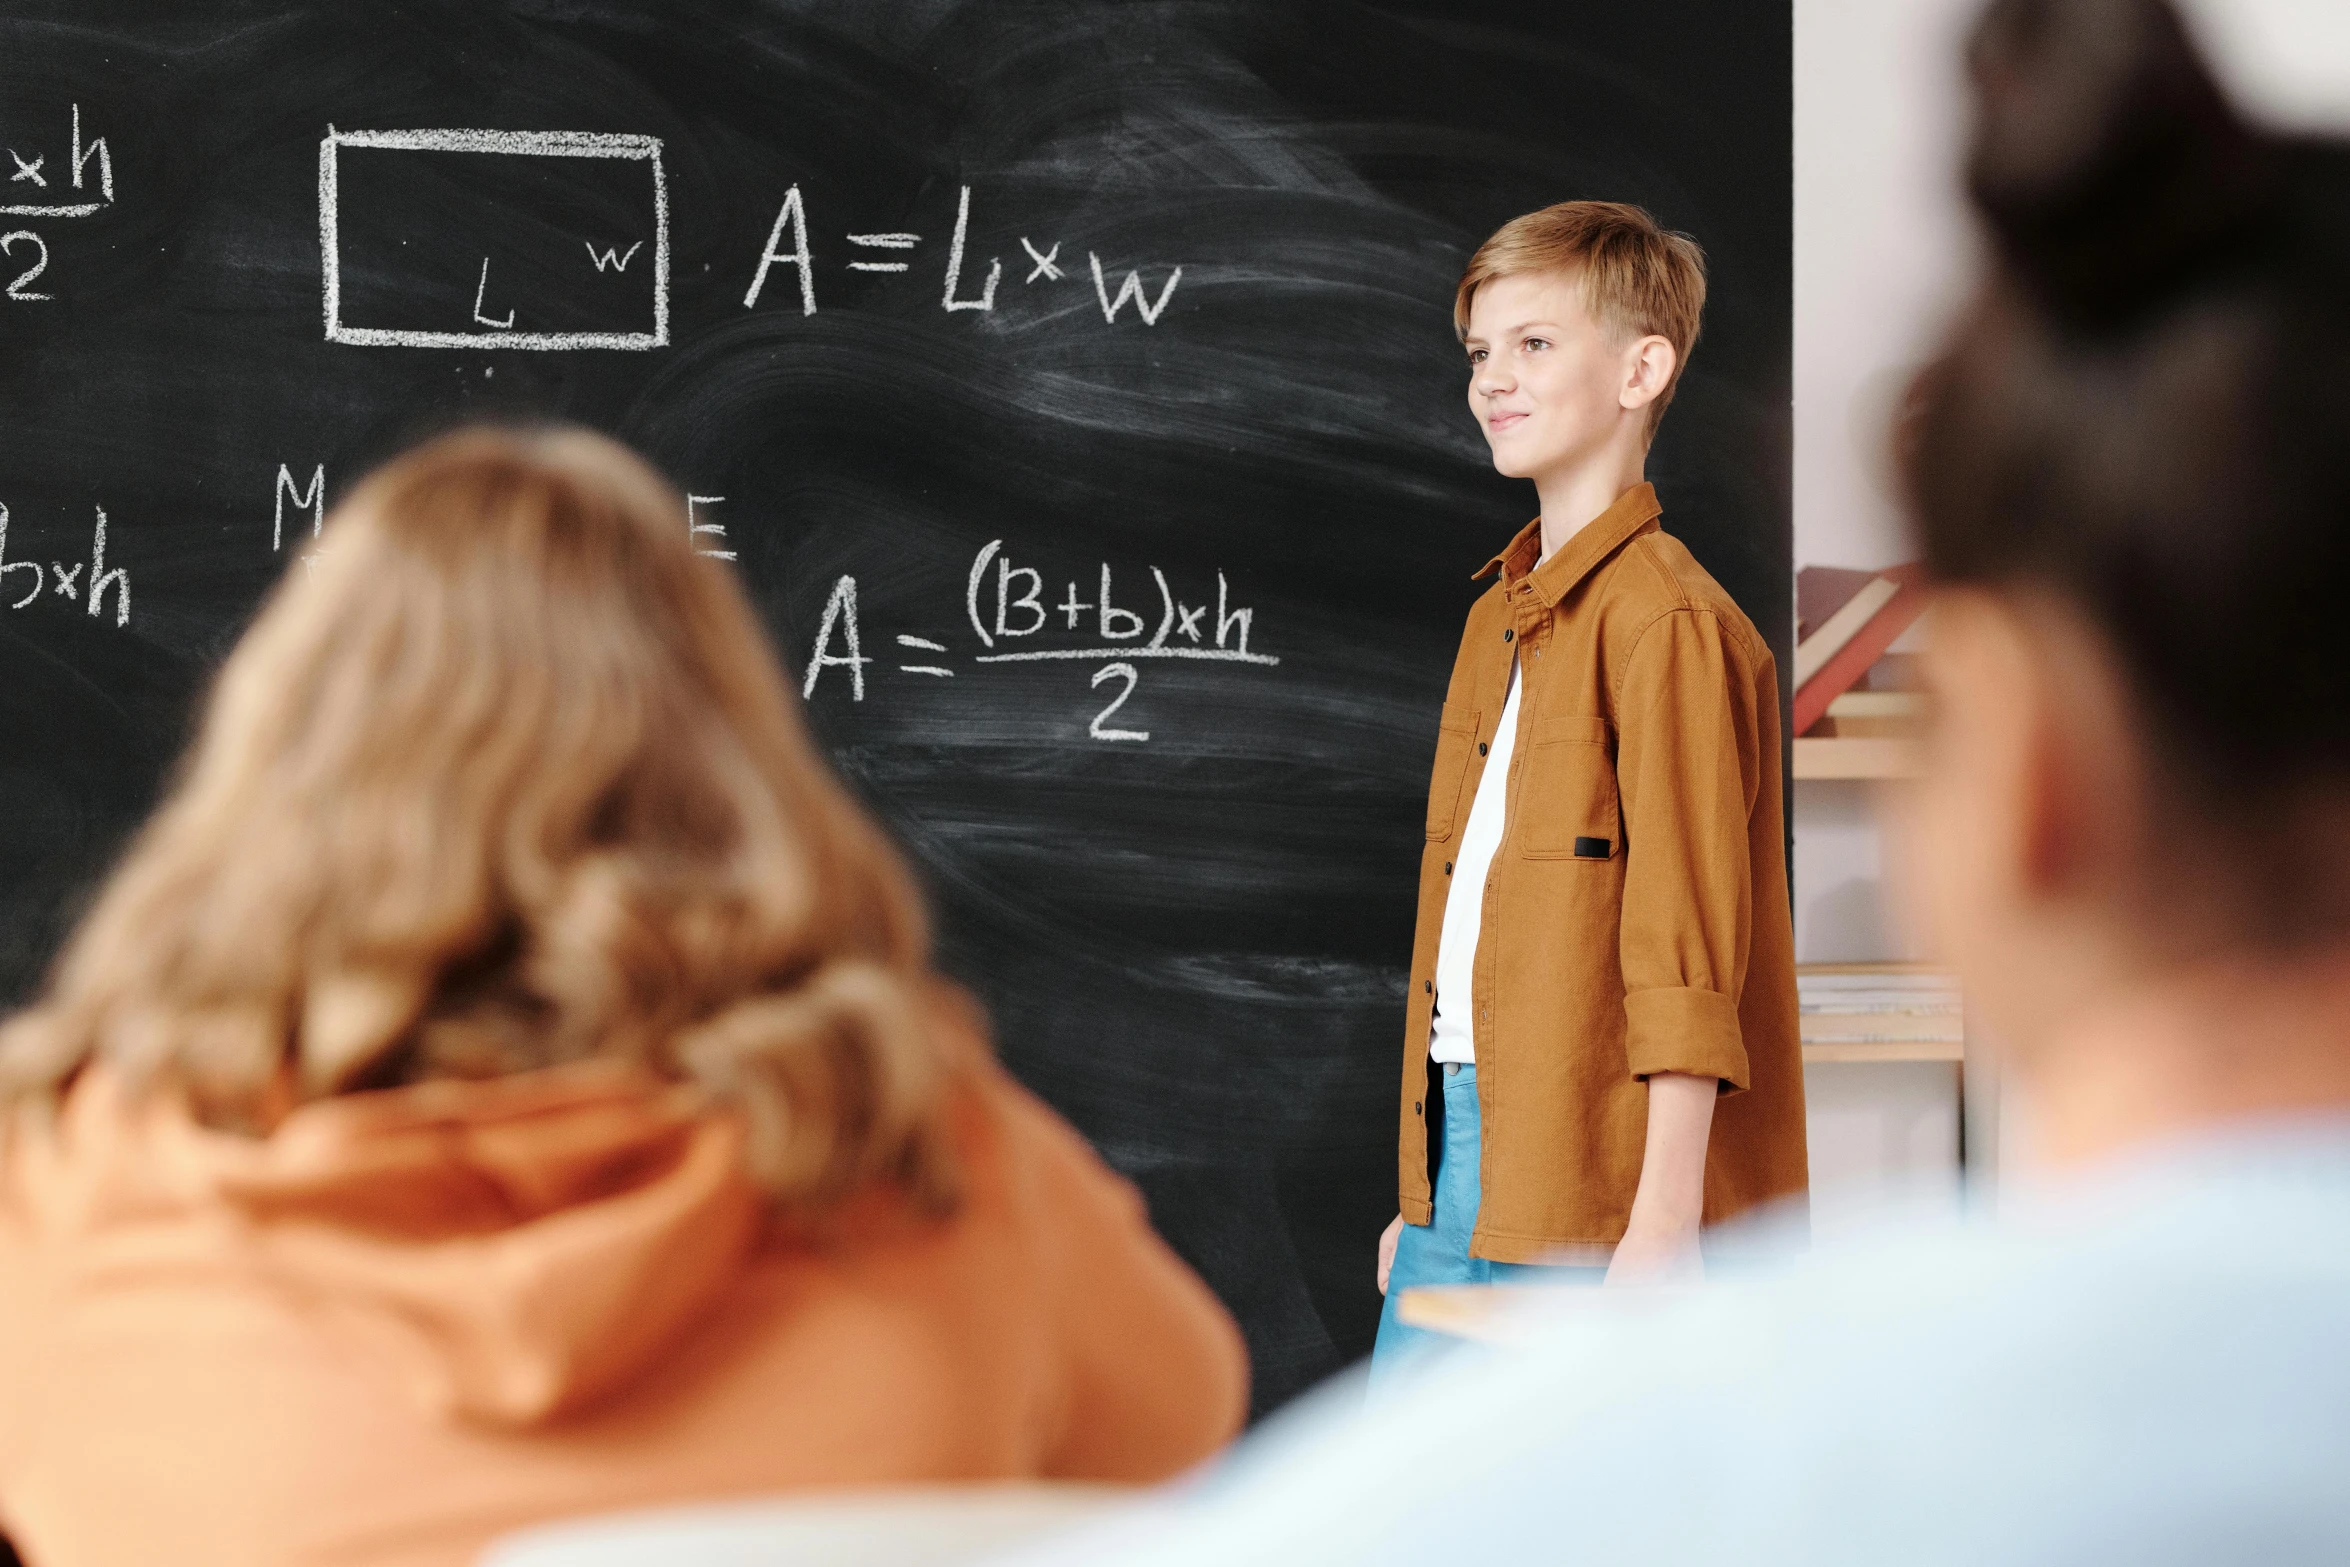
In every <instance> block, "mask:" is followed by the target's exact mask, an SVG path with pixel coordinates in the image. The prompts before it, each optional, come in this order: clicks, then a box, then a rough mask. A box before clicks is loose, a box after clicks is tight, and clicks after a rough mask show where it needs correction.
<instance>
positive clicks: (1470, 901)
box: [1428, 658, 1519, 1061]
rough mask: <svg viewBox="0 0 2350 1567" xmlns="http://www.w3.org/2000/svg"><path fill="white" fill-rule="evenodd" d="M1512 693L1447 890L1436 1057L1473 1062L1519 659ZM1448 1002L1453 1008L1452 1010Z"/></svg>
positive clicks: (1432, 1049) (1431, 1036) (1439, 949)
mask: <svg viewBox="0 0 2350 1567" xmlns="http://www.w3.org/2000/svg"><path fill="white" fill-rule="evenodd" d="M1509 680H1510V684H1509V695H1508V697H1506V698H1505V699H1504V700H1503V701H1502V704H1501V726H1500V727H1499V728H1498V729H1496V730H1495V731H1494V734H1493V754H1492V755H1491V756H1489V757H1487V758H1486V759H1485V772H1484V775H1483V776H1482V777H1480V778H1479V779H1478V780H1477V798H1476V799H1475V800H1474V801H1472V802H1470V805H1469V824H1468V825H1467V826H1466V827H1464V828H1462V829H1461V843H1460V848H1459V849H1458V850H1456V851H1455V852H1454V854H1453V859H1452V885H1451V886H1450V887H1449V888H1447V889H1446V890H1445V894H1444V925H1443V928H1442V929H1441V931H1440V932H1439V933H1438V935H1437V938H1436V1026H1435V1027H1433V1028H1431V1029H1430V1030H1429V1031H1428V1057H1429V1059H1430V1060H1432V1061H1474V1060H1476V1059H1477V1043H1476V1036H1475V1033H1474V1031H1473V1029H1472V1027H1471V1021H1472V1020H1471V1018H1470V1015H1469V1009H1470V1007H1471V1005H1472V1002H1471V1000H1470V998H1471V996H1472V994H1473V993H1474V992H1473V988H1472V983H1471V982H1472V977H1473V975H1474V974H1475V972H1476V967H1477V929H1478V926H1479V925H1480V924H1481V923H1482V922H1483V920H1484V917H1485V873H1486V871H1487V870H1489V869H1490V868H1491V867H1492V865H1493V855H1494V851H1495V850H1497V849H1499V848H1500V847H1501V829H1502V826H1503V824H1504V823H1505V822H1506V821H1507V820H1508V818H1509V800H1510V753H1511V752H1512V751H1515V750H1516V749H1517V748H1518V690H1519V686H1518V661H1517V660H1516V659H1514V658H1513V659H1511V660H1510V675H1509ZM1448 1003H1449V1009H1448Z"/></svg>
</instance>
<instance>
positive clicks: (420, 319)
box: [318, 126, 669, 349]
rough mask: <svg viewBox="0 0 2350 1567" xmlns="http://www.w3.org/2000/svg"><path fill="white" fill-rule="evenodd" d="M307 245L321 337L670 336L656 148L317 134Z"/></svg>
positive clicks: (493, 341)
mask: <svg viewBox="0 0 2350 1567" xmlns="http://www.w3.org/2000/svg"><path fill="white" fill-rule="evenodd" d="M518 160H530V161H528V162H523V161H518ZM318 242H319V258H320V267H321V272H322V275H323V278H324V285H325V289H324V291H325V314H326V336H327V340H328V341H329V342H334V343H349V344H354V345H358V346H362V347H397V348H522V349H570V348H619V349H651V348H660V347H663V346H665V345H666V344H667V343H668V341H669V195H668V184H667V180H666V177H665V175H664V172H663V170H662V165H661V142H660V139H659V138H658V137H653V136H629V135H614V134H603V133H597V132H586V131H493V130H398V131H338V130H336V129H334V128H333V127H331V126H330V127H328V129H327V134H326V137H325V139H324V140H322V141H321V142H320V143H319V146H318ZM648 249H649V250H650V255H649V256H644V252H645V251H646V250H648ZM640 257H643V259H642V260H640V259H639V258H640ZM476 258H478V260H479V272H478V280H477V274H476V272H475V270H474V262H475V260H476ZM647 262H649V266H648V265H647V264H646V263H647ZM632 269H633V273H632ZM493 290H494V297H493ZM468 302H470V308H469V303H468Z"/></svg>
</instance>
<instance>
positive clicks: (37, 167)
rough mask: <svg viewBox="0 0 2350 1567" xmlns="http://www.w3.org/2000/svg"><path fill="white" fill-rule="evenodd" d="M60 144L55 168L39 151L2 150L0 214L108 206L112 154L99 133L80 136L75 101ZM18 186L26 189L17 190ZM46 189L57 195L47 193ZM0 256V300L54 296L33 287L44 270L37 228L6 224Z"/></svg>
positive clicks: (44, 251)
mask: <svg viewBox="0 0 2350 1567" xmlns="http://www.w3.org/2000/svg"><path fill="white" fill-rule="evenodd" d="M65 145H66V152H65V160H64V164H63V167H60V168H52V167H51V165H50V162H49V155H48V154H47V153H45V152H40V151H35V152H32V153H30V154H27V153H24V152H21V151H19V150H18V149H17V148H15V147H9V148H8V149H7V152H8V161H9V164H10V166H11V171H10V173H9V176H8V180H7V183H6V185H5V186H4V187H0V191H4V192H5V195H4V196H0V217H7V218H86V217H90V216H93V215H94V214H96V213H99V212H103V211H105V210H106V208H107V207H109V206H111V205H113V203H114V154H113V153H112V152H111V151H109V150H108V148H107V146H106V138H105V137H103V136H93V137H91V138H90V139H89V140H88V141H86V142H85V141H83V140H82V106H81V105H80V104H78V103H77V104H75V105H74V106H73V109H72V114H71V118H70V123H69V128H68V130H67V139H66V144H65ZM53 180H54V181H55V183H52V181H53ZM20 185H22V186H24V187H26V188H25V189H24V190H21V191H20V190H18V189H17V187H18V186H20ZM52 190H54V191H56V192H57V193H58V194H57V195H49V194H48V192H50V191H52ZM66 192H86V193H87V194H88V195H94V196H96V197H97V198H98V199H97V200H95V201H91V200H87V199H80V200H76V199H73V198H71V197H69V196H66V194H65V193H66ZM0 260H4V261H5V263H6V265H5V267H0V299H6V300H9V301H12V302H14V303H16V304H38V303H39V302H41V301H42V300H46V299H54V298H55V297H56V296H55V295H54V294H52V293H50V292H49V290H48V289H46V288H35V287H34V286H33V285H34V284H35V283H37V282H39V281H40V280H41V277H42V275H43V274H44V273H46V272H47V271H48V270H49V242H48V241H47V240H46V239H43V238H42V237H41V236H40V234H39V233H38V232H37V231H35V230H33V229H10V230H8V231H7V232H6V233H0Z"/></svg>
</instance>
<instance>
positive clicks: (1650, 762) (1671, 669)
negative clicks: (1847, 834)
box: [1616, 608, 1760, 1093]
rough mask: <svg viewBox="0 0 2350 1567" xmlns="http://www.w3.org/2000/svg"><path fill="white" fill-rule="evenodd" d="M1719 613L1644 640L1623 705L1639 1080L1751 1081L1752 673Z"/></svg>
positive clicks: (1626, 955)
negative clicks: (1743, 1011) (1743, 991)
mask: <svg viewBox="0 0 2350 1567" xmlns="http://www.w3.org/2000/svg"><path fill="white" fill-rule="evenodd" d="M1746 665H1747V660H1746V659H1745V658H1744V657H1742V656H1741V654H1740V651H1739V649H1738V648H1737V646H1736V644H1735V643H1734V642H1733V641H1732V640H1731V639H1730V637H1729V636H1728V635H1726V634H1725V632H1724V629H1723V627H1722V625H1721V623H1720V621H1718V620H1717V619H1716V618H1715V617H1714V616H1713V615H1712V614H1711V613H1710V612H1708V611H1706V610H1702V609H1689V608H1682V609H1675V610H1672V611H1670V612H1668V613H1666V614H1664V615H1661V616H1659V617H1658V618H1657V619H1656V620H1655V621H1654V622H1652V623H1651V624H1650V625H1649V626H1648V627H1647V628H1646V629H1645V630H1644V631H1643V632H1642V633H1641V634H1640V638H1639V640H1638V642H1637V643H1636V644H1635V645H1634V647H1633V650H1632V656H1631V659H1630V661H1629V662H1628V664H1627V665H1626V667H1625V672H1624V682H1623V687H1622V691H1621V695H1620V698H1619V702H1618V707H1617V712H1618V713H1619V715H1620V722H1619V726H1618V736H1617V752H1616V779H1617V787H1618V789H1619V791H1620V793H1621V796H1622V799H1623V809H1624V853H1625V863H1624V903H1623V910H1624V912H1623V926H1622V930H1621V932H1620V941H1619V951H1620V953H1621V956H1622V962H1623V970H1624V1023H1625V1028H1624V1051H1625V1055H1626V1057H1627V1060H1628V1064H1629V1066H1630V1067H1631V1070H1632V1074H1633V1075H1634V1076H1635V1077H1640V1078H1646V1077H1648V1076H1649V1075H1651V1074H1652V1073H1656V1072H1687V1073H1689V1074H1691V1075H1692V1076H1696V1077H1712V1078H1718V1079H1719V1080H1720V1082H1721V1085H1722V1090H1723V1091H1724V1092H1725V1093H1732V1092H1736V1091H1737V1090H1739V1089H1743V1088H1745V1087H1746V1086H1747V1084H1748V1081H1749V1078H1748V1070H1747V1061H1746V1045H1745V1042H1744V1040H1743V1038H1742V1037H1741V1034H1740V1030H1739V1026H1738V995H1739V990H1740V988H1741V987H1742V986H1743V985H1744V983H1745V978H1746V959H1747V950H1748V944H1749V938H1750V934H1751V931H1752V928H1753V926H1752V916H1753V902H1754V886H1753V875H1752V870H1751V865H1752V854H1751V849H1750V845H1749V844H1748V841H1747V840H1748V816H1749V813H1750V812H1751V811H1752V809H1753V805H1754V799H1755V788H1756V784H1757V777H1756V768H1757V758H1758V754H1759V750H1760V747H1759V746H1758V744H1757V736H1756V733H1755V724H1756V722H1757V718H1758V714H1757V712H1756V703H1755V701H1754V698H1753V684H1754V683H1753V675H1752V671H1751V670H1749V669H1748V668H1747V667H1746Z"/></svg>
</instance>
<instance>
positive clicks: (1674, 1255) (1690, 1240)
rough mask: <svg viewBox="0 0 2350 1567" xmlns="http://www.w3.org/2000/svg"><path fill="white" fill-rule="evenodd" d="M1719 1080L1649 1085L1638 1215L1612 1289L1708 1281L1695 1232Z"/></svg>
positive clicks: (1672, 1079) (1613, 1262) (1680, 1077)
mask: <svg viewBox="0 0 2350 1567" xmlns="http://www.w3.org/2000/svg"><path fill="white" fill-rule="evenodd" d="M1720 1092H1721V1083H1720V1081H1719V1080H1718V1079H1715V1078H1711V1077H1692V1076H1690V1075H1689V1074H1687V1073H1685V1072H1659V1073H1657V1074H1656V1075H1655V1076H1653V1077H1651V1078H1650V1079H1649V1080H1648V1146H1647V1148H1646V1150H1645V1151H1644V1153H1643V1154H1642V1157H1641V1161H1640V1186H1639V1189H1638V1190H1637V1191H1635V1192H1634V1193H1633V1195H1632V1216H1631V1219H1630V1221H1629V1222H1628V1223H1627V1224H1626V1225H1625V1227H1624V1238H1623V1239H1622V1240H1620V1241H1618V1242H1616V1252H1615V1256H1614V1257H1613V1258H1611V1259H1610V1260H1609V1262H1608V1265H1607V1282H1608V1283H1610V1284H1694V1283H1696V1282H1697V1281H1698V1280H1699V1279H1702V1278H1704V1277H1705V1264H1704V1262H1703V1261H1702V1260H1701V1259H1700V1258H1699V1256H1698V1251H1697V1228H1698V1224H1699V1221H1700V1220H1701V1219H1703V1218H1704V1216H1705V1144H1706V1138H1707V1137H1708V1136H1709V1135H1710V1134H1711V1132H1712V1131H1713V1121H1714V1100H1715V1099H1716V1098H1717V1097H1718V1096H1719V1094H1720Z"/></svg>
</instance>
